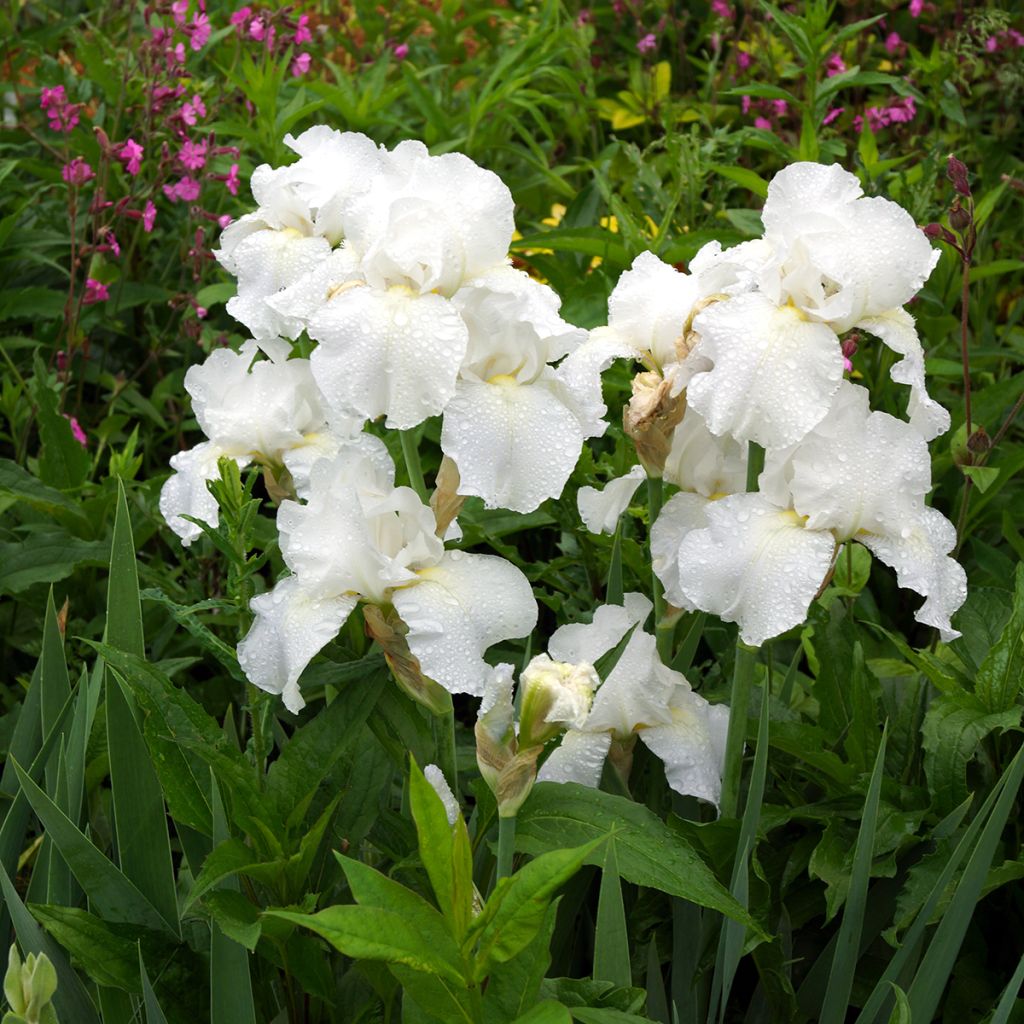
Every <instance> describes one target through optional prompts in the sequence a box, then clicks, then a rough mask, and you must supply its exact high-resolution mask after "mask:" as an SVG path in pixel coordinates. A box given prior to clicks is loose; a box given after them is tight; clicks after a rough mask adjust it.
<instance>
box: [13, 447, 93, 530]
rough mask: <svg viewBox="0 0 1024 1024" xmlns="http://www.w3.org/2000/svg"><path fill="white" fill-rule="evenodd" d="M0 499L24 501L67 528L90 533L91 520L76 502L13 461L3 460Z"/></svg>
mask: <svg viewBox="0 0 1024 1024" xmlns="http://www.w3.org/2000/svg"><path fill="white" fill-rule="evenodd" d="M0 495H2V496H3V497H10V498H14V499H15V500H17V501H23V502H25V503H26V504H27V505H31V506H32V508H34V509H37V510H38V511H40V512H45V513H47V514H48V515H51V516H53V517H54V518H55V519H57V520H58V521H60V522H61V523H63V524H64V525H65V526H74V527H75V528H76V529H78V530H83V531H87V530H88V529H89V520H88V518H87V517H86V516H85V514H84V513H83V512H82V510H81V508H80V507H79V506H78V504H77V503H76V502H74V501H73V500H72V499H71V498H69V497H68V496H67V495H66V494H63V493H62V492H61V491H58V490H57V489H56V488H55V487H49V486H48V485H47V484H44V483H43V482H42V480H40V479H38V478H37V477H34V476H33V475H32V474H31V473H30V472H29V471H28V470H27V469H23V468H22V467H21V466H19V465H18V464H17V463H16V462H12V461H11V460H10V459H0Z"/></svg>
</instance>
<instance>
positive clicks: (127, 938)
mask: <svg viewBox="0 0 1024 1024" xmlns="http://www.w3.org/2000/svg"><path fill="white" fill-rule="evenodd" d="M29 910H30V911H31V912H32V915H33V916H34V917H35V918H36V920H37V921H39V923H40V924H41V925H42V926H43V927H44V928H45V929H46V931H47V934H49V935H52V936H53V938H54V939H56V940H57V942H59V943H60V944H61V945H62V946H63V947H64V948H65V949H66V950H67V951H68V952H69V953H70V954H71V956H72V958H73V959H74V961H75V963H76V965H78V966H79V967H81V968H82V970H84V971H85V973H86V974H88V975H89V977H90V978H92V980H93V981H95V982H96V984H97V985H102V986H106V987H107V988H119V989H121V990H122V991H125V992H131V993H133V994H141V992H142V988H141V984H140V981H139V955H138V950H139V943H140V942H141V943H142V944H143V945H144V946H145V947H146V948H147V949H148V950H149V951H150V955H151V956H160V957H162V958H165V959H166V958H167V957H168V956H171V955H174V954H175V953H176V952H177V948H176V944H175V942H174V941H173V940H171V939H168V937H167V935H166V933H165V932H153V931H146V930H144V929H141V928H139V927H137V926H133V925H117V924H110V923H109V922H107V921H104V920H103V918H101V917H97V916H96V915H95V914H91V913H89V912H88V911H87V910H81V909H80V908H78V907H60V906H41V905H39V904H31V905H30V906H29Z"/></svg>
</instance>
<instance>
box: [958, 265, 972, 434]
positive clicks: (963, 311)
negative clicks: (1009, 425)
mask: <svg viewBox="0 0 1024 1024" xmlns="http://www.w3.org/2000/svg"><path fill="white" fill-rule="evenodd" d="M960 265H961V270H962V276H963V285H962V287H961V289H960V361H961V362H962V363H963V371H964V425H965V426H966V429H967V439H968V440H970V437H971V434H972V433H973V432H974V430H973V424H972V423H971V358H970V355H969V353H968V351H967V336H968V330H969V328H968V323H967V314H968V312H969V311H970V285H971V277H970V274H971V263H970V260H969V259H968V258H967V257H966V256H965V257H964V258H963V259H962V260H961V261H960Z"/></svg>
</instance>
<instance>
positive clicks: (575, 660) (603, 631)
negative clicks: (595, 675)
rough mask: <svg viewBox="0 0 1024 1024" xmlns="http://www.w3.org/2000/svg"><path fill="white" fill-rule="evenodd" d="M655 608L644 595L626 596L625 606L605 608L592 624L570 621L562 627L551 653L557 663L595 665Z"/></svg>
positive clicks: (554, 636) (553, 636) (554, 635)
mask: <svg viewBox="0 0 1024 1024" xmlns="http://www.w3.org/2000/svg"><path fill="white" fill-rule="evenodd" d="M653 607H654V605H652V604H651V602H650V601H649V600H648V598H646V597H645V596H644V595H643V594H637V593H633V592H630V593H628V594H625V595H624V596H623V599H622V604H621V605H618V604H603V605H601V607H600V608H598V609H597V610H596V611H595V612H594V618H593V619H592V621H590V622H570V623H567V624H566V625H564V626H559V627H558V629H556V630H555V631H554V633H552V634H551V639H550V640H549V641H548V653H549V654H550V655H551V658H552V659H553V660H554V661H564V662H569V663H571V664H574V665H575V664H579V663H580V662H586V663H587V664H590V665H593V664H594V662H596V661H597V660H598V658H600V657H601V655H603V654H607V653H608V652H609V651H610V650H611V649H612V648H613V647H615V646H616V644H618V642H619V641H620V640H621V639H622V638H623V637H624V636H625V635H626V633H628V632H629V630H630V629H632V628H633V626H635V625H636V624H637V623H638V622H643V621H644V620H645V619H646V618H647V616H648V615H650V614H651V610H652V608H653Z"/></svg>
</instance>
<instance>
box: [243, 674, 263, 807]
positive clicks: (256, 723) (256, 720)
mask: <svg viewBox="0 0 1024 1024" xmlns="http://www.w3.org/2000/svg"><path fill="white" fill-rule="evenodd" d="M246 689H247V690H248V691H249V727H250V728H251V729H252V753H253V759H254V760H255V762H256V780H257V783H258V784H259V787H260V789H262V788H263V780H264V776H265V775H266V765H267V744H266V715H265V708H266V698H267V693H266V691H265V690H261V689H260V688H259V687H258V686H254V685H253V684H252V683H246Z"/></svg>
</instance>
